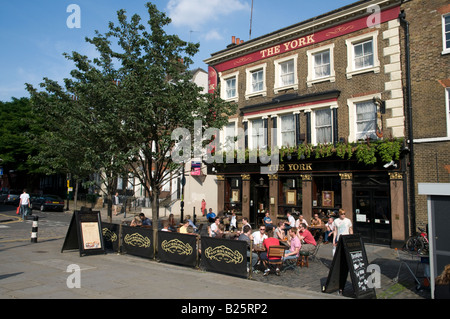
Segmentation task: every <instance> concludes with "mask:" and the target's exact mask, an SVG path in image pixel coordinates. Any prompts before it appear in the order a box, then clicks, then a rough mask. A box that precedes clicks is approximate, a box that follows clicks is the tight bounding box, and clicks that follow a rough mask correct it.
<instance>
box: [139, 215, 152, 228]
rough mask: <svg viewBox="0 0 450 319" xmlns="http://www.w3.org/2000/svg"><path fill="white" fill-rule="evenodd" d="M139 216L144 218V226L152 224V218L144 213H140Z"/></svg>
mask: <svg viewBox="0 0 450 319" xmlns="http://www.w3.org/2000/svg"><path fill="white" fill-rule="evenodd" d="M139 218H140V219H141V220H142V226H151V225H152V221H151V220H150V218H147V217H145V214H144V213H140V214H139Z"/></svg>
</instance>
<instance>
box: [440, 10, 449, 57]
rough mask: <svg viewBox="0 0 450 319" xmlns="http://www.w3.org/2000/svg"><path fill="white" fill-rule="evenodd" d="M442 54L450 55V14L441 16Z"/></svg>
mask: <svg viewBox="0 0 450 319" xmlns="http://www.w3.org/2000/svg"><path fill="white" fill-rule="evenodd" d="M442 38H443V39H442V42H443V47H444V50H443V51H442V54H447V53H450V13H449V14H446V15H443V16H442Z"/></svg>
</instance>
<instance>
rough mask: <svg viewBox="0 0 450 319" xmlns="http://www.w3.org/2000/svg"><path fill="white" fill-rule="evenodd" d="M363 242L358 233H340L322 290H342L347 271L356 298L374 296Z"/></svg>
mask: <svg viewBox="0 0 450 319" xmlns="http://www.w3.org/2000/svg"><path fill="white" fill-rule="evenodd" d="M368 266H369V263H368V261H367V255H366V250H365V248H364V243H363V241H362V239H361V236H359V235H341V236H340V237H339V242H338V245H337V248H336V252H335V254H334V257H333V262H332V263H331V268H330V272H329V273H328V278H327V283H326V285H325V286H323V287H322V291H323V292H333V291H336V290H339V291H343V290H344V286H345V283H346V281H347V277H348V273H349V272H350V278H351V282H352V286H353V290H354V292H355V295H356V298H364V299H370V298H374V299H375V298H376V294H375V288H374V287H373V285H371V284H370V283H369V280H370V278H369V277H370V274H369V273H368V272H367V267H368Z"/></svg>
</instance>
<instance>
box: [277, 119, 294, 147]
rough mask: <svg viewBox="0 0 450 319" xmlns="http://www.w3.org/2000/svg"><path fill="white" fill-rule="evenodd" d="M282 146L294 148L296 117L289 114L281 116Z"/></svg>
mask: <svg viewBox="0 0 450 319" xmlns="http://www.w3.org/2000/svg"><path fill="white" fill-rule="evenodd" d="M280 122H281V123H280V124H281V125H280V131H281V146H287V147H292V146H295V145H296V142H295V131H296V125H295V122H296V121H295V115H294V114H288V115H282V116H280Z"/></svg>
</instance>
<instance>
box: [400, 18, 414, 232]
mask: <svg viewBox="0 0 450 319" xmlns="http://www.w3.org/2000/svg"><path fill="white" fill-rule="evenodd" d="M398 18H399V19H400V24H401V25H402V26H403V28H404V30H405V64H406V95H407V98H406V99H407V101H406V103H407V113H408V140H409V172H410V176H409V200H410V216H411V224H410V226H411V234H415V233H416V189H415V174H414V143H413V140H414V137H413V119H412V102H411V61H410V52H409V22H408V21H406V14H405V11H403V10H402V11H401V12H400V14H399V16H398Z"/></svg>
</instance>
